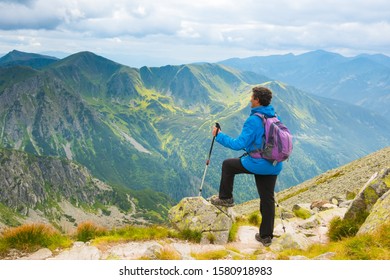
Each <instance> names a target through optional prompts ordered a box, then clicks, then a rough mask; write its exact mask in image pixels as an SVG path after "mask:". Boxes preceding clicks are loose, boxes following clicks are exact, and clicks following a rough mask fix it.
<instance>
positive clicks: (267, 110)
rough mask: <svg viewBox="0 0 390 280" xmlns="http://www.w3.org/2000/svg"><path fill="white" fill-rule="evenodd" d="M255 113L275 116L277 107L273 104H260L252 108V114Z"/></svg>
mask: <svg viewBox="0 0 390 280" xmlns="http://www.w3.org/2000/svg"><path fill="white" fill-rule="evenodd" d="M255 113H260V114H263V115H265V116H266V117H273V116H275V109H274V107H273V106H272V105H268V106H258V107H255V108H252V110H251V116H252V115H253V114H255Z"/></svg>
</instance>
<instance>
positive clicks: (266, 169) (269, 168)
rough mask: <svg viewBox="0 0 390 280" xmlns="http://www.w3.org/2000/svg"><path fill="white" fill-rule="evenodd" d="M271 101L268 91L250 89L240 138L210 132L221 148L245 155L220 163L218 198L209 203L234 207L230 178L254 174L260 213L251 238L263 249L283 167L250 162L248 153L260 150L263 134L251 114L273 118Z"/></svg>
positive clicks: (268, 239)
mask: <svg viewBox="0 0 390 280" xmlns="http://www.w3.org/2000/svg"><path fill="white" fill-rule="evenodd" d="M271 99H272V92H271V90H269V89H268V88H265V87H260V86H257V87H254V88H253V89H252V96H251V100H250V102H251V113H250V116H249V117H248V119H247V120H246V121H245V123H244V127H243V129H242V131H241V134H240V135H239V136H238V137H237V138H232V137H230V136H228V135H226V134H224V133H223V132H221V130H220V129H218V128H217V127H214V128H213V131H212V134H213V136H215V140H216V141H217V142H218V143H220V144H221V145H223V146H224V147H226V148H229V149H232V150H237V151H238V150H242V149H244V150H245V151H246V153H245V154H244V155H243V156H241V157H240V158H230V159H226V160H224V162H223V163H222V176H221V182H220V186H219V195H218V196H216V195H215V196H213V197H211V199H210V202H211V203H212V204H214V205H217V206H226V207H232V206H234V199H233V183H234V176H235V175H236V174H242V173H245V174H254V176H255V181H256V186H257V191H258V193H259V196H260V213H261V216H262V221H261V224H260V229H259V233H256V235H255V238H256V240H257V241H259V242H261V243H262V244H263V245H264V246H269V245H271V243H272V238H273V230H274V219H275V197H274V190H275V184H276V179H277V176H278V175H279V173H280V171H281V170H282V165H283V163H282V162H278V163H276V164H273V163H272V162H271V161H269V160H266V159H264V158H253V157H252V156H250V155H249V153H250V152H251V151H253V150H256V149H259V147H262V141H263V134H264V125H263V123H262V119H261V118H260V117H258V116H256V115H254V114H255V113H261V114H263V115H265V116H266V117H273V116H275V111H274V108H273V107H272V105H270V103H271Z"/></svg>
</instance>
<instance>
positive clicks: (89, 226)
mask: <svg viewBox="0 0 390 280" xmlns="http://www.w3.org/2000/svg"><path fill="white" fill-rule="evenodd" d="M107 233H108V231H107V230H106V229H105V228H103V227H99V226H97V225H95V224H94V223H92V222H83V223H81V224H79V225H78V227H77V230H76V240H78V241H83V242H87V241H90V240H92V239H95V238H96V237H99V236H104V235H107Z"/></svg>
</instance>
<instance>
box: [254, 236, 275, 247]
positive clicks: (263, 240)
mask: <svg viewBox="0 0 390 280" xmlns="http://www.w3.org/2000/svg"><path fill="white" fill-rule="evenodd" d="M255 238H256V240H257V241H259V242H260V243H261V244H263V245H264V246H265V247H268V246H270V245H271V244H272V238H271V237H269V236H267V237H264V238H261V237H260V234H258V233H256V235H255Z"/></svg>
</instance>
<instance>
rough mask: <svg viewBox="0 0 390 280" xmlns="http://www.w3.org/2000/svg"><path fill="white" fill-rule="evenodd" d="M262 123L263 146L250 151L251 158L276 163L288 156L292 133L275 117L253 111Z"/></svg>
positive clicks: (290, 149) (290, 150)
mask: <svg viewBox="0 0 390 280" xmlns="http://www.w3.org/2000/svg"><path fill="white" fill-rule="evenodd" d="M255 115H256V116H258V117H260V118H261V119H262V121H263V124H264V135H263V147H262V148H261V149H257V150H254V151H252V152H250V153H249V154H250V156H251V157H253V158H264V159H268V160H270V161H272V162H273V164H274V165H276V164H277V163H278V162H281V161H284V160H286V159H288V158H289V156H290V154H291V152H292V148H293V146H292V135H291V133H290V131H289V130H288V128H287V127H286V126H285V125H284V124H283V123H282V122H281V121H280V120H279V119H278V118H277V117H276V116H274V117H268V118H267V117H266V116H264V115H263V114H260V113H255Z"/></svg>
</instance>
